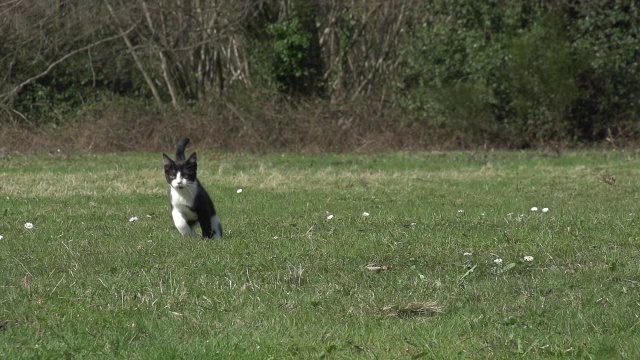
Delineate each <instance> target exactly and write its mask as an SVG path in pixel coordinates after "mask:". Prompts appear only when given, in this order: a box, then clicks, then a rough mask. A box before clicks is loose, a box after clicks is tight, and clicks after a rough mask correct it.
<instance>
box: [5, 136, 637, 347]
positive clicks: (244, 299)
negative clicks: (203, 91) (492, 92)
mask: <svg viewBox="0 0 640 360" xmlns="http://www.w3.org/2000/svg"><path fill="white" fill-rule="evenodd" d="M188 150H193V148H190V149H188ZM198 155H199V177H200V180H201V182H202V183H203V184H204V186H205V187H206V188H207V190H208V191H209V193H210V194H211V196H212V198H213V200H214V202H215V203H216V206H217V208H218V212H219V214H220V218H221V220H222V223H223V226H224V230H225V238H224V239H223V240H221V241H213V240H209V241H205V240H202V239H193V238H184V237H181V236H180V235H179V234H178V232H177V230H175V228H174V227H173V224H172V222H171V217H170V214H169V205H168V200H167V197H166V191H167V185H166V183H165V180H164V175H163V173H162V161H161V156H160V154H158V153H125V154H105V155H91V154H69V155H65V154H41V155H30V156H20V155H10V156H9V155H4V156H3V157H1V158H0V235H1V236H2V239H1V240H0V358H4V359H18V358H50V359H60V358H81V359H91V358H126V359H179V358H180V359H183V358H184V359H212V358H222V359H224V358H238V359H240V358H241V359H269V358H273V359H286V358H291V359H305V358H334V359H344V358H364V359H371V358H373V359H404V358H407V359H410V358H424V359H451V358H470V359H473V358H503V359H504V358H516V357H525V358H559V357H567V358H594V359H604V358H620V359H637V358H640V267H639V264H640V226H639V225H640V153H637V152H633V151H608V152H604V151H577V152H567V153H563V154H561V155H560V156H555V154H553V155H550V154H546V153H541V152H479V153H460V152H458V153H415V154H414V153H411V154H410V153H392V154H378V155H293V154H270V155H234V154H216V153H212V152H207V151H199V153H198ZM239 189H242V191H239ZM533 207H537V211H532V208H533ZM543 209H544V211H543ZM365 213H366V214H365ZM367 214H368V216H367ZM134 217H135V218H137V221H132V220H134ZM27 223H30V224H32V225H33V226H30V225H29V224H27ZM525 257H526V259H525Z"/></svg>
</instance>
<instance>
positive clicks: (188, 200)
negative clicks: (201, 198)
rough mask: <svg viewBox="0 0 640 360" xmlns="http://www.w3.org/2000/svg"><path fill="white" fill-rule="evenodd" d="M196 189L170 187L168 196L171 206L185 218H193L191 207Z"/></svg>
mask: <svg viewBox="0 0 640 360" xmlns="http://www.w3.org/2000/svg"><path fill="white" fill-rule="evenodd" d="M196 191H197V189H196V188H195V187H191V186H185V187H183V188H182V189H176V188H174V187H172V186H171V187H170V190H169V194H170V197H171V206H172V207H173V208H174V209H175V210H178V211H179V212H181V213H182V214H184V215H186V216H185V217H187V218H194V217H195V213H194V212H193V210H192V209H193V205H194V202H195V196H196Z"/></svg>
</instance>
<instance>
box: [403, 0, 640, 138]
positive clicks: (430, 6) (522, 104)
mask: <svg viewBox="0 0 640 360" xmlns="http://www.w3.org/2000/svg"><path fill="white" fill-rule="evenodd" d="M570 4H573V5H571V6H569V5H570ZM422 11H425V12H426V13H428V14H430V16H428V17H427V19H428V21H425V22H424V23H423V24H421V25H420V26H418V27H417V28H416V29H415V31H414V33H413V39H414V40H413V45H412V46H411V49H410V50H409V55H408V66H407V69H406V72H405V74H404V76H403V84H404V93H403V94H404V96H405V98H404V100H403V103H404V105H405V106H406V107H407V108H409V109H411V110H413V111H416V112H417V113H418V114H419V116H420V117H421V118H422V119H423V121H426V122H428V123H431V124H436V125H438V126H442V127H448V128H453V129H458V130H460V131H462V132H465V133H467V134H470V135H472V137H474V138H475V139H476V140H477V139H483V140H484V141H489V142H495V143H501V144H504V145H507V146H510V147H527V146H531V145H538V144H541V143H545V142H549V141H566V140H587V141H593V140H599V139H601V138H602V134H603V133H604V130H605V129H608V128H609V127H611V126H614V125H615V124H616V123H617V122H619V121H620V120H621V119H624V120H625V121H631V120H633V121H637V119H636V117H637V110H638V101H637V100H635V101H634V100H633V99H637V98H638V95H640V88H639V85H638V84H639V82H638V80H637V79H638V47H637V44H638V36H637V34H638V30H637V29H638V24H637V20H636V19H637V16H635V15H636V12H637V9H636V8H635V7H634V6H632V5H628V6H626V7H623V6H618V5H608V7H607V6H605V7H604V9H603V8H601V7H592V6H591V5H589V3H578V4H574V2H569V1H566V2H560V3H549V4H546V3H545V2H539V3H535V4H530V2H526V1H519V2H518V1H515V2H499V1H486V2H483V3H477V2H466V1H461V0H459V1H429V2H427V3H426V5H425V7H424V8H423V9H422ZM627 30H629V31H627ZM612 37H613V39H615V41H613V42H611V40H612ZM605 39H606V40H605ZM590 49H596V52H593V51H590Z"/></svg>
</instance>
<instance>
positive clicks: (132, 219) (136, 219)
mask: <svg viewBox="0 0 640 360" xmlns="http://www.w3.org/2000/svg"><path fill="white" fill-rule="evenodd" d="M136 221H138V217H137V216H134V217H132V218H131V219H129V222H136Z"/></svg>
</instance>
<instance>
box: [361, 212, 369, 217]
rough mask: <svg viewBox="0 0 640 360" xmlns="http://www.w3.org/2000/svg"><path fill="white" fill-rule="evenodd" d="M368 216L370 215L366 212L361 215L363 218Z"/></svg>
mask: <svg viewBox="0 0 640 360" xmlns="http://www.w3.org/2000/svg"><path fill="white" fill-rule="evenodd" d="M369 215H370V214H369V213H368V212H366V211H365V212H363V213H362V216H365V217H367V216H369Z"/></svg>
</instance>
